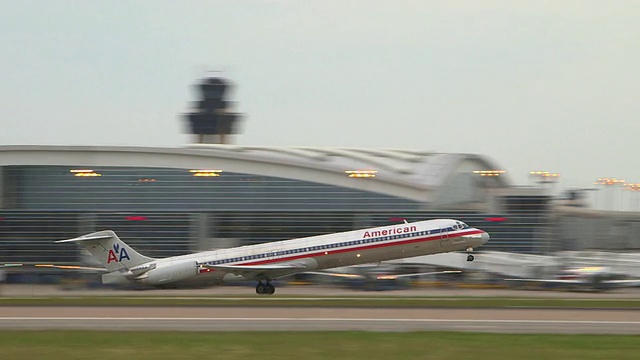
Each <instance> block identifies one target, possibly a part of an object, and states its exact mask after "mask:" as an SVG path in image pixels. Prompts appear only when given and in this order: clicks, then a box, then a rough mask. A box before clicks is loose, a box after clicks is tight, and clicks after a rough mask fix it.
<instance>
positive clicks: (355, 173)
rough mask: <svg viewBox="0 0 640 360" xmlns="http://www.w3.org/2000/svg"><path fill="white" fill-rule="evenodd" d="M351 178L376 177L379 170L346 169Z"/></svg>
mask: <svg viewBox="0 0 640 360" xmlns="http://www.w3.org/2000/svg"><path fill="white" fill-rule="evenodd" d="M344 173H345V174H347V176H348V177H350V178H365V179H366V178H374V177H376V174H377V173H378V170H345V172H344Z"/></svg>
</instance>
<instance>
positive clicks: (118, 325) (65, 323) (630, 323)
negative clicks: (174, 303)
mask: <svg viewBox="0 0 640 360" xmlns="http://www.w3.org/2000/svg"><path fill="white" fill-rule="evenodd" d="M0 329H4V330H7V329H14V330H15V329H29V330H51V329H75V330H122V331H124V330H175V331H334V330H338V331H344V330H361V331H470V332H495V333H555V334H640V311H636V310H566V309H545V310H541V309H351V308H348V309H347V308H268V309H267V308H245V307H243V308H230V307H218V308H216V307H27V306H23V307H12V306H6V307H0Z"/></svg>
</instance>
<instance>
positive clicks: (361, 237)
mask: <svg viewBox="0 0 640 360" xmlns="http://www.w3.org/2000/svg"><path fill="white" fill-rule="evenodd" d="M489 238H490V236H489V234H487V233H486V232H485V231H482V230H480V229H477V228H472V227H470V226H469V225H467V224H465V223H463V222H461V221H458V220H452V219H434V220H424V221H418V222H413V223H409V222H407V221H406V220H405V222H404V223H401V224H397V225H389V226H381V227H374V228H368V229H361V230H353V231H346V232H340V233H333V234H326V235H318V236H311V237H305V238H297V239H291V240H283V241H276V242H269V243H264V244H257V245H247V246H240V247H235V248H230V249H222V250H213V251H205V252H199V253H194V254H188V255H180V256H172V257H168V258H162V259H154V258H150V257H147V256H144V255H141V254H139V253H138V252H137V251H135V250H134V249H133V248H131V247H129V246H128V245H127V244H126V243H125V242H123V241H122V240H120V239H119V238H118V236H117V235H116V233H115V232H113V231H112V230H103V231H98V232H94V233H91V234H87V235H83V236H80V237H76V238H73V239H67V240H59V241H56V243H73V244H79V245H81V246H83V247H84V248H85V249H86V250H87V251H89V253H91V255H92V256H93V257H95V258H96V259H97V260H99V262H100V264H102V265H103V266H104V267H105V268H104V269H103V272H106V273H105V274H103V275H102V282H103V283H105V284H123V283H130V282H133V283H135V284H138V285H143V286H151V287H156V288H196V287H208V286H217V285H222V284H224V283H227V282H235V281H239V280H249V281H257V282H258V284H257V285H256V293H257V294H260V295H271V294H274V293H275V287H274V285H273V284H271V280H273V279H277V278H281V277H284V276H288V275H293V274H296V273H301V272H307V271H316V270H323V269H330V268H335V267H341V266H350V265H358V264H365V263H372V262H381V261H386V260H392V259H399V258H404V257H413V256H418V255H425V254H436V253H442V252H449V251H460V250H466V251H467V253H468V256H467V261H473V260H474V257H473V255H472V254H471V253H472V252H473V248H475V247H478V246H481V245H482V244H484V243H486V242H487V241H489ZM54 267H56V266H55V265H54Z"/></svg>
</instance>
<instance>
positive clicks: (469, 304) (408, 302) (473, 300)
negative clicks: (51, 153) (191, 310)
mask: <svg viewBox="0 0 640 360" xmlns="http://www.w3.org/2000/svg"><path fill="white" fill-rule="evenodd" d="M0 306H217V307H224V306H230V307H238V306H247V307H257V306H259V307H358V308H363V307H364V308H402V307H418V308H596V309H605V308H606V309H640V299H559V298H489V297H482V298H478V297H453V298H452V297H447V298H438V297H415V298H393V297H386V298H382V297H359V298H358V297H330V298H318V297H310V298H304V297H282V298H278V297H258V296H256V297H228V298H224V297H215V298H207V297H166V296H165V297H153V296H151V297H140V296H133V297H120V296H87V297H82V296H80V297H25V298H22V297H9V298H0Z"/></svg>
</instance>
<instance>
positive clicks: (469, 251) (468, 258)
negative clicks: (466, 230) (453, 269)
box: [467, 248, 475, 261]
mask: <svg viewBox="0 0 640 360" xmlns="http://www.w3.org/2000/svg"><path fill="white" fill-rule="evenodd" d="M472 251H473V248H467V254H468V255H467V261H473V260H474V259H475V257H473V255H471V252H472Z"/></svg>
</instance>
